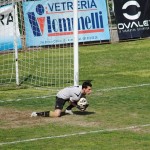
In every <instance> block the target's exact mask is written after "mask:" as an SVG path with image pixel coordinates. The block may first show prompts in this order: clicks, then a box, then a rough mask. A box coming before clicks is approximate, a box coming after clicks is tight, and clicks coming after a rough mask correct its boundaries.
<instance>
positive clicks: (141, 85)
mask: <svg viewBox="0 0 150 150" xmlns="http://www.w3.org/2000/svg"><path fill="white" fill-rule="evenodd" d="M143 86H150V83H147V84H138V85H129V86H120V87H112V88H106V89H99V90H96V91H97V92H100V91H112V90H120V89H129V88H137V87H143Z"/></svg>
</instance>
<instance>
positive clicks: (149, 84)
mask: <svg viewBox="0 0 150 150" xmlns="http://www.w3.org/2000/svg"><path fill="white" fill-rule="evenodd" d="M144 86H150V83H147V84H146V83H145V84H137V85H129V86H121V87H111V88H106V89H98V90H95V91H96V92H107V91H112V90H120V89H129V88H138V87H144ZM55 96H56V95H49V96H48V95H45V96H37V97H28V98H24V99H20V98H19V99H9V100H0V103H5V102H18V101H23V100H30V99H44V98H50V97H55Z"/></svg>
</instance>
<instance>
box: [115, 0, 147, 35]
mask: <svg viewBox="0 0 150 150" xmlns="http://www.w3.org/2000/svg"><path fill="white" fill-rule="evenodd" d="M129 8H130V10H133V11H132V13H134V14H132V15H131V14H129V12H128V13H123V16H124V17H125V19H127V20H128V22H127V23H124V22H120V23H118V29H119V30H120V31H121V32H131V31H141V30H148V29H149V26H150V20H139V19H140V17H141V14H142V13H141V10H140V9H141V6H140V4H139V3H138V2H137V1H127V2H126V3H125V4H124V5H123V6H122V10H123V12H124V11H127V9H129Z"/></svg>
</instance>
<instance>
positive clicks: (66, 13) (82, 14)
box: [23, 0, 110, 46]
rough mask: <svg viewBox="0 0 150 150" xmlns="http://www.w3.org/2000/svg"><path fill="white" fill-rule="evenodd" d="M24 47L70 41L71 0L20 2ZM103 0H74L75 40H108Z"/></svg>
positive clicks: (71, 21) (71, 40) (71, 39)
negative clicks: (23, 26) (76, 10)
mask: <svg viewBox="0 0 150 150" xmlns="http://www.w3.org/2000/svg"><path fill="white" fill-rule="evenodd" d="M23 12H24V18H25V29H26V44H27V46H39V45H53V44H64V43H73V0H53V1H52V0H42V1H30V2H24V3H23ZM107 18H108V17H107V9H106V2H105V0H78V30H79V32H78V33H79V42H87V41H99V40H109V39H110V34H109V27H108V19H107Z"/></svg>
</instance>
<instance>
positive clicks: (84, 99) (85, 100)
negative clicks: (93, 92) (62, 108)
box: [77, 97, 88, 108]
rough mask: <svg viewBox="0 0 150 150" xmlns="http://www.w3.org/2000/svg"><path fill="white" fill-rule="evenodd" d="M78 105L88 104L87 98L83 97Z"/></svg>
mask: <svg viewBox="0 0 150 150" xmlns="http://www.w3.org/2000/svg"><path fill="white" fill-rule="evenodd" d="M77 105H78V106H80V107H81V108H83V107H84V106H86V105H88V101H87V99H86V98H84V97H82V98H80V100H79V101H78V102H77Z"/></svg>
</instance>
